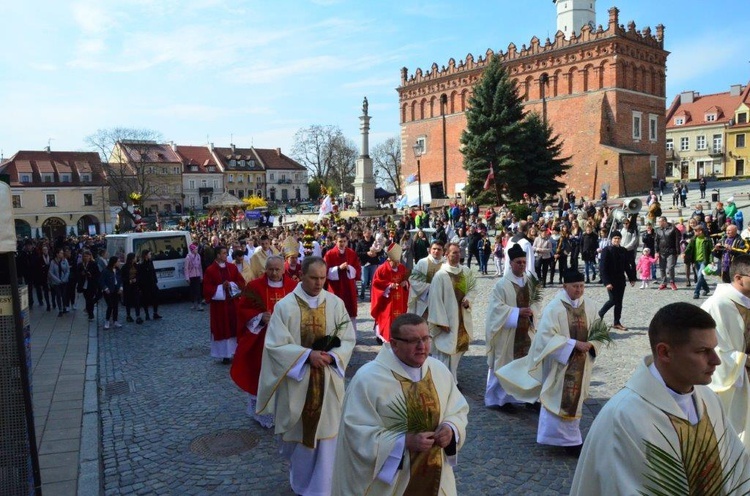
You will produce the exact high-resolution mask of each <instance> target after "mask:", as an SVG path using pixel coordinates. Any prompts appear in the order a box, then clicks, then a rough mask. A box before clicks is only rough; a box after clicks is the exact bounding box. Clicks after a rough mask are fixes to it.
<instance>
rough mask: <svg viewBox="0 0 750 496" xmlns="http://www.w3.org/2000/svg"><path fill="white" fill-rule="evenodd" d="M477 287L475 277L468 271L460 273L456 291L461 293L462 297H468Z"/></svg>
mask: <svg viewBox="0 0 750 496" xmlns="http://www.w3.org/2000/svg"><path fill="white" fill-rule="evenodd" d="M476 287H477V276H475V275H474V273H473V272H471V271H470V270H466V271H463V272H461V277H460V278H459V280H458V282H457V283H456V289H458V290H459V291H461V292H462V293H463V294H464V296H466V295H468V294H469V293H471V292H472V291H474V289H475V288H476Z"/></svg>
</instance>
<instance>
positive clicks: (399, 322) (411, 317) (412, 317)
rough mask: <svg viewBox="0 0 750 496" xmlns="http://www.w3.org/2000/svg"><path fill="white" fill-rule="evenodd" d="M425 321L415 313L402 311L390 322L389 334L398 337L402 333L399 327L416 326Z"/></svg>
mask: <svg viewBox="0 0 750 496" xmlns="http://www.w3.org/2000/svg"><path fill="white" fill-rule="evenodd" d="M426 322H427V321H426V320H424V319H423V318H422V317H421V316H419V315H417V314H416V313H402V314H401V315H399V316H398V317H396V318H395V319H393V322H391V336H395V337H397V338H400V337H401V335H402V333H401V328H402V327H403V326H416V325H420V324H424V323H426Z"/></svg>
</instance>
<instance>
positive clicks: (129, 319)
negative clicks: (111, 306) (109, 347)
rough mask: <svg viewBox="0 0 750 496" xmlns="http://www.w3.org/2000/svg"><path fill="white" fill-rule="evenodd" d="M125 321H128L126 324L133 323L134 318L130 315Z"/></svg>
mask: <svg viewBox="0 0 750 496" xmlns="http://www.w3.org/2000/svg"><path fill="white" fill-rule="evenodd" d="M125 321H126V322H133V317H131V316H130V315H128V316H127V317H126V318H125Z"/></svg>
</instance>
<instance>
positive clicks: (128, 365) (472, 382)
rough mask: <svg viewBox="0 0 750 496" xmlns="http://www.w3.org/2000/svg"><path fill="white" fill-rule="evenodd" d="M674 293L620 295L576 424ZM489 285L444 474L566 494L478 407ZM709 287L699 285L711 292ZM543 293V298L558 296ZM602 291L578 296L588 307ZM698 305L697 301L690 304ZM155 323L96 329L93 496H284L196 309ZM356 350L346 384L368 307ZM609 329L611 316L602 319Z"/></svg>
mask: <svg viewBox="0 0 750 496" xmlns="http://www.w3.org/2000/svg"><path fill="white" fill-rule="evenodd" d="M677 274H682V277H680V278H678V286H679V290H678V291H671V290H666V291H658V290H656V289H655V287H652V288H649V289H643V290H641V289H639V285H640V282H639V283H637V284H636V286H635V287H634V288H631V287H628V289H627V290H626V292H625V306H624V312H623V324H624V325H626V326H627V327H629V330H628V331H627V332H615V333H614V337H615V340H616V343H615V345H614V346H613V347H611V348H608V349H604V350H603V353H601V356H600V357H599V358H598V360H597V364H596V368H595V370H594V375H593V379H592V387H591V398H590V399H589V400H588V401H587V402H586V407H585V409H584V419H583V422H582V427H583V430H584V435H585V433H586V432H587V431H588V428H589V426H590V425H591V422H592V420H593V417H594V415H595V414H596V412H598V411H599V410H600V409H601V407H602V406H603V405H604V403H605V402H606V401H607V399H609V398H610V397H611V396H612V395H613V394H614V393H615V392H617V391H618V390H619V389H620V388H621V387H622V386H623V385H624V383H625V382H626V380H627V379H628V377H629V376H630V374H631V372H632V371H633V370H634V368H635V366H636V364H637V363H638V361H639V360H640V359H641V358H642V357H643V356H644V355H646V354H647V353H648V337H647V327H648V323H649V321H650V319H651V316H652V315H653V314H654V312H655V311H656V310H657V309H658V308H660V307H661V306H663V305H666V304H668V303H672V302H675V301H688V300H689V301H691V302H692V301H693V300H692V299H691V298H692V290H691V289H687V288H685V279H684V266H682V265H681V264H678V266H677ZM496 280H497V278H496V277H494V276H492V275H490V276H480V277H479V284H478V286H477V295H475V297H474V299H473V317H474V336H473V341H472V344H471V348H470V351H469V352H468V353H467V354H466V355H465V356H464V358H463V360H462V361H461V364H460V366H459V384H460V386H461V388H462V390H463V392H464V394H465V395H466V397H467V400H468V402H469V404H470V406H471V412H470V414H469V426H468V435H467V439H466V443H465V445H464V448H463V450H462V451H461V452H460V453H459V464H458V467H457V470H456V478H457V482H458V491H459V494H462V495H485V494H487V495H494V494H498V495H499V494H523V495H530V494H549V495H552V494H567V493H568V491H569V488H570V483H571V480H572V477H573V473H574V471H575V465H576V459H574V458H571V457H569V456H567V455H566V454H565V453H564V452H563V451H562V450H561V449H556V448H552V447H543V446H539V445H537V444H536V442H535V439H536V437H535V436H536V425H537V418H538V414H537V413H535V412H533V411H532V410H528V409H521V410H520V411H519V413H517V414H515V415H509V414H505V413H502V412H499V411H497V410H492V409H488V408H486V407H485V406H484V401H483V398H484V387H485V381H486V377H487V365H486V359H485V355H484V353H485V347H484V320H485V313H486V308H487V301H486V299H487V297H488V296H489V294H490V291H491V289H492V285H493V284H494V283H495V281H496ZM715 282H716V278H712V280H711V283H712V284H711V288H712V290H713V287H714V286H715ZM560 287H561V286H560V285H558V284H555V285H554V286H552V287H548V288H547V289H546V293H545V300H549V299H550V298H551V297H552V295H553V294H554V293H555V292H556V291H558V290H559V289H560ZM605 292H606V291H605V289H604V288H603V287H602V286H601V285H598V284H591V285H589V286H588V287H587V289H586V295H587V296H589V297H590V298H592V299H593V300H594V301H595V302H596V304H597V305H598V306H600V305H601V304H603V303H604V301H606V296H605ZM696 303H700V302H696ZM161 314H162V315H163V316H164V319H163V320H161V321H158V322H155V321H150V322H145V323H144V325H140V326H138V325H135V324H125V326H124V327H123V328H122V329H116V330H106V331H105V330H103V329H101V326H100V328H99V341H100V357H99V358H100V361H99V363H100V389H99V390H100V398H99V400H100V408H101V421H102V430H103V433H102V445H103V446H102V455H103V464H104V467H103V468H104V480H103V483H104V488H105V494H107V495H115V494H173V495H187V494H257V495H275V494H280V495H289V494H292V492H291V489H290V488H289V483H288V473H287V464H286V462H285V461H284V460H283V459H282V458H281V457H280V456H279V455H278V454H277V443H276V440H275V438H274V436H273V434H272V432H271V431H270V430H265V429H262V428H261V427H260V426H258V424H257V423H255V422H254V421H253V420H251V419H250V418H249V417H248V416H247V415H246V413H245V410H246V403H247V397H246V394H245V393H244V392H243V391H241V390H240V389H239V388H237V387H236V386H235V385H234V383H233V382H232V381H231V379H230V377H229V366H228V365H221V364H220V363H219V362H218V361H217V360H214V359H212V358H211V357H210V356H209V327H208V311H206V312H203V313H200V312H194V311H191V310H190V305H189V304H188V303H171V304H165V305H164V306H163V309H161ZM359 315H360V320H359V323H358V328H359V332H358V335H357V347H356V349H355V352H354V355H353V357H352V361H351V364H350V367H349V370H348V372H347V375H348V376H350V377H351V375H353V374H354V372H355V371H356V370H357V369H358V368H359V367H360V366H361V365H363V364H364V363H366V362H368V361H369V360H371V359H373V357H374V356H375V354H376V353H377V351H378V349H379V347H378V346H377V345H376V344H375V339H374V337H373V333H372V324H373V322H372V319H371V318H370V316H369V302H363V303H361V304H360V305H359ZM607 318H608V319H609V320H608V321H609V323H610V324H611V319H612V311H610V313H609V314H608V315H607Z"/></svg>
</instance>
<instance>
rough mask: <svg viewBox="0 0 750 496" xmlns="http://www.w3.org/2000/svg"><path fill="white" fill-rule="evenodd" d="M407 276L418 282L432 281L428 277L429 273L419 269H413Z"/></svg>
mask: <svg viewBox="0 0 750 496" xmlns="http://www.w3.org/2000/svg"><path fill="white" fill-rule="evenodd" d="M407 278H408V279H411V280H413V281H417V282H426V283H428V284H429V283H430V279H429V278H428V277H427V274H425V273H424V272H422V271H419V270H417V269H414V270H412V271H411V272H410V273H409V275H408V276H407Z"/></svg>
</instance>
